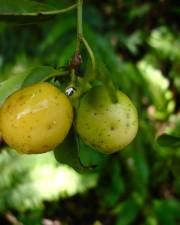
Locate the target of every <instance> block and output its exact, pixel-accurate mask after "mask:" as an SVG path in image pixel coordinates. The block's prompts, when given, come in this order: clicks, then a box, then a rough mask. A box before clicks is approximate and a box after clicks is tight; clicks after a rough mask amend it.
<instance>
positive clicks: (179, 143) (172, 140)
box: [157, 134, 180, 148]
mask: <svg viewBox="0 0 180 225" xmlns="http://www.w3.org/2000/svg"><path fill="white" fill-rule="evenodd" d="M157 142H158V144H159V145H161V146H166V147H173V148H178V147H180V137H176V136H172V135H169V134H163V135H162V136H160V137H158V139H157Z"/></svg>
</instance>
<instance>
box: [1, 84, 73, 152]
mask: <svg viewBox="0 0 180 225" xmlns="http://www.w3.org/2000/svg"><path fill="white" fill-rule="evenodd" d="M72 120H73V108H72V106H71V103H70V101H69V99H68V97H67V96H66V95H65V94H64V93H63V92H61V91H60V90H59V89H58V88H56V87H55V86H53V85H51V84H49V83H47V82H41V83H38V84H34V85H31V86H28V87H25V88H23V89H20V90H18V91H16V92H15V93H13V94H12V95H11V96H9V97H8V98H7V99H6V101H5V102H4V104H3V105H2V108H1V112H0V129H1V132H2V136H3V139H4V140H5V142H6V143H7V144H8V145H9V146H10V147H12V148H13V149H15V150H17V151H19V152H21V153H26V154H35V153H44V152H47V151H49V150H52V149H53V148H55V147H56V146H57V145H58V144H60V143H61V142H62V141H63V140H64V138H65V137H66V135H67V134H68V131H69V129H70V127H71V124H72Z"/></svg>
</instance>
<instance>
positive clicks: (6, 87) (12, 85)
mask: <svg viewBox="0 0 180 225" xmlns="http://www.w3.org/2000/svg"><path fill="white" fill-rule="evenodd" d="M26 76H27V75H26V74H19V75H15V76H13V77H10V78H9V79H8V80H5V81H3V82H1V83H0V104H2V103H3V102H4V100H5V99H6V98H7V97H8V96H9V95H11V94H12V93H13V92H15V91H16V90H18V89H19V88H20V87H21V85H22V83H23V81H24V79H25V77H26Z"/></svg>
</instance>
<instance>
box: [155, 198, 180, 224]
mask: <svg viewBox="0 0 180 225" xmlns="http://www.w3.org/2000/svg"><path fill="white" fill-rule="evenodd" d="M153 206H154V210H155V213H156V215H157V217H158V220H159V221H160V223H162V224H163V225H176V219H175V218H174V213H175V214H176V213H177V210H178V212H179V210H180V207H179V204H176V203H175V204H174V203H173V202H171V203H170V204H168V201H163V200H162V201H160V200H154V202H153ZM172 206H173V208H174V209H173V210H172ZM174 210H175V211H174ZM178 216H179V213H178Z"/></svg>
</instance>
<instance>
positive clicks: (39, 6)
mask: <svg viewBox="0 0 180 225" xmlns="http://www.w3.org/2000/svg"><path fill="white" fill-rule="evenodd" d="M74 7H75V5H74V6H72V7H69V10H71V8H74ZM69 10H67V9H62V10H61V9H56V8H54V7H52V6H50V5H47V4H44V3H38V2H36V1H29V0H15V1H13V0H0V20H3V21H12V22H18V21H20V22H34V21H37V22H39V21H40V20H47V19H51V18H52V17H54V16H55V15H57V14H60V13H63V12H65V11H69Z"/></svg>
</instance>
